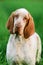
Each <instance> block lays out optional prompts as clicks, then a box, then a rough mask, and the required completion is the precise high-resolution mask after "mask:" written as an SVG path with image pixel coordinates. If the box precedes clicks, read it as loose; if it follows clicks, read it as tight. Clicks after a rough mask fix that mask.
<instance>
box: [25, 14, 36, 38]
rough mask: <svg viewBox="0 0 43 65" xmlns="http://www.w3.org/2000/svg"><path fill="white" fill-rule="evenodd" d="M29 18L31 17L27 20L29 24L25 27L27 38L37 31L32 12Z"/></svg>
mask: <svg viewBox="0 0 43 65" xmlns="http://www.w3.org/2000/svg"><path fill="white" fill-rule="evenodd" d="M28 18H29V19H28V20H27V24H26V26H25V28H24V37H25V38H28V37H29V36H31V35H32V34H33V33H34V32H35V27H34V21H33V18H32V16H31V15H30V14H29V15H28Z"/></svg>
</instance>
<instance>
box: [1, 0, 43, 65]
mask: <svg viewBox="0 0 43 65" xmlns="http://www.w3.org/2000/svg"><path fill="white" fill-rule="evenodd" d="M18 8H26V9H27V10H28V11H30V13H31V15H32V16H33V18H34V22H35V28H36V32H37V33H38V34H39V35H40V37H41V40H42V55H41V56H42V58H41V61H40V63H39V65H43V1H42V0H40V1H39V0H38V1H37V0H36V1H34V0H33V1H32V0H31V1H30V0H26V1H25V0H12V1H10V0H6V1H4V0H2V1H0V65H8V64H7V61H6V46H7V42H8V38H9V32H8V30H7V28H6V22H7V20H8V17H9V16H10V14H11V12H12V11H14V10H16V9H18Z"/></svg>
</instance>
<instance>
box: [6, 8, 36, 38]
mask: <svg viewBox="0 0 43 65" xmlns="http://www.w3.org/2000/svg"><path fill="white" fill-rule="evenodd" d="M7 28H8V29H9V31H10V33H11V34H18V35H23V36H24V37H25V38H28V37H29V36H30V35H32V34H33V33H34V31H35V30H34V22H33V18H32V16H31V15H30V13H29V12H28V11H27V10H26V9H24V8H21V9H17V10H16V11H14V12H12V14H11V15H10V17H9V19H8V22H7Z"/></svg>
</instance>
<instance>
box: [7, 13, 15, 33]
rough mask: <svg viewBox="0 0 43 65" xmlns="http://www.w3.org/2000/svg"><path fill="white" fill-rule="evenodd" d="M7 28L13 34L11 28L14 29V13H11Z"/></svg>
mask: <svg viewBox="0 0 43 65" xmlns="http://www.w3.org/2000/svg"><path fill="white" fill-rule="evenodd" d="M6 26H7V28H8V30H9V32H10V33H11V34H13V27H14V13H12V14H11V15H10V17H9V19H8V22H7V25H6Z"/></svg>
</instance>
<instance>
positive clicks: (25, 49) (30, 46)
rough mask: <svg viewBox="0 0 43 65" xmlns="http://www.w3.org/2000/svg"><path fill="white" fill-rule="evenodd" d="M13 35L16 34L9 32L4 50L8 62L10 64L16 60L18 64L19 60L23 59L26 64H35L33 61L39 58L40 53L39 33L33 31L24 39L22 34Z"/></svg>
mask: <svg viewBox="0 0 43 65" xmlns="http://www.w3.org/2000/svg"><path fill="white" fill-rule="evenodd" d="M15 37H16V34H14V35H12V34H11V35H10V38H9V40H8V44H7V52H6V56H7V60H8V62H9V63H10V64H11V63H12V62H13V61H15V62H16V61H18V62H19V64H20V63H21V61H25V62H26V63H28V65H35V62H36V61H39V60H40V54H41V40H40V37H39V35H38V34H37V33H34V34H33V35H32V36H30V37H29V38H28V39H24V38H23V37H22V36H19V37H18V38H15ZM37 50H38V54H37ZM36 54H37V58H36Z"/></svg>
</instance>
